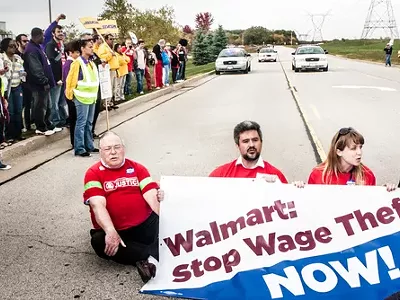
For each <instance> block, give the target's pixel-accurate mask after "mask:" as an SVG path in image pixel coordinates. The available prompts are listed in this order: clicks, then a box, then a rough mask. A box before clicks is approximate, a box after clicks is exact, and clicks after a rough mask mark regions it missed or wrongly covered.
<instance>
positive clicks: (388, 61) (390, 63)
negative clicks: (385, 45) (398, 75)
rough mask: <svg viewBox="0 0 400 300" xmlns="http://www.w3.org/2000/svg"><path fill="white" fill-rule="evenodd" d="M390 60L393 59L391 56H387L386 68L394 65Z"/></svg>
mask: <svg viewBox="0 0 400 300" xmlns="http://www.w3.org/2000/svg"><path fill="white" fill-rule="evenodd" d="M390 58H391V55H390V54H386V66H387V65H389V66H391V65H392V62H391V60H390Z"/></svg>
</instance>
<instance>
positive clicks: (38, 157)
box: [0, 71, 215, 185]
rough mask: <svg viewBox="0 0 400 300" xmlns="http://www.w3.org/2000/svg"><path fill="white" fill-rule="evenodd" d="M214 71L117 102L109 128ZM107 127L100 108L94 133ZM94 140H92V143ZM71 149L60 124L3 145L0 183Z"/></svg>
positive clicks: (189, 88) (201, 80) (197, 83)
mask: <svg viewBox="0 0 400 300" xmlns="http://www.w3.org/2000/svg"><path fill="white" fill-rule="evenodd" d="M213 73H214V71H211V72H208V73H205V74H201V75H198V76H195V77H192V78H189V79H187V80H186V81H184V82H182V83H177V84H175V85H171V86H169V87H165V88H163V89H160V90H156V91H153V92H151V93H149V94H146V95H143V96H139V97H137V98H134V99H132V100H130V101H127V102H125V103H121V104H119V105H118V106H119V109H118V110H113V111H109V121H110V129H112V128H114V127H117V126H119V125H120V124H122V123H124V122H126V121H128V120H130V119H133V118H135V117H137V116H139V115H141V114H143V113H145V112H146V111H148V110H150V109H153V108H155V107H157V106H158V105H161V104H162V103H165V102H167V101H169V100H171V99H173V98H175V97H177V96H179V95H180V94H182V93H186V92H188V91H189V90H191V89H193V88H195V87H197V86H199V85H201V84H203V83H205V82H207V81H209V80H212V79H213V78H215V76H212V74H213ZM106 131H107V121H106V113H105V111H103V112H102V113H101V114H100V115H99V118H98V121H97V125H96V133H97V134H98V135H100V134H102V133H104V132H106ZM97 141H98V140H95V143H96V142H97ZM69 151H70V152H71V155H73V153H72V146H71V144H70V140H69V129H68V128H64V130H63V131H61V132H58V133H56V134H54V135H52V136H48V137H45V136H33V137H31V138H28V139H26V140H24V141H22V142H19V143H16V144H14V145H12V146H9V147H6V148H5V149H3V150H2V151H0V152H1V153H2V161H3V162H4V163H6V164H10V165H11V166H12V169H11V170H8V171H2V172H0V185H2V184H4V183H6V182H8V181H10V180H13V179H15V178H16V177H19V176H21V175H23V174H25V173H27V172H29V171H31V170H33V169H35V168H37V167H38V166H40V165H42V164H45V163H46V162H48V161H50V160H52V159H54V158H56V157H58V156H60V155H62V154H64V153H67V152H69Z"/></svg>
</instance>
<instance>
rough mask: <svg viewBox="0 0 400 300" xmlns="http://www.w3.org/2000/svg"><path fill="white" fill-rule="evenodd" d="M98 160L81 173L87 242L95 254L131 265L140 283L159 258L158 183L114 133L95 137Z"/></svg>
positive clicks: (153, 270) (153, 274)
mask: <svg viewBox="0 0 400 300" xmlns="http://www.w3.org/2000/svg"><path fill="white" fill-rule="evenodd" d="M100 156H101V161H100V162H98V163H96V164H94V165H93V166H92V167H90V168H89V169H88V170H87V172H86V174H85V185H84V194H83V198H84V203H85V204H86V205H89V207H90V215H91V221H92V224H93V229H91V230H90V235H91V237H92V239H91V244H92V247H93V249H94V251H95V252H96V254H97V255H98V256H99V257H101V258H104V259H109V260H113V261H115V262H117V263H121V264H128V265H136V267H137V268H138V271H139V274H140V276H141V278H142V280H143V281H144V282H147V281H148V280H150V278H151V277H154V276H155V272H156V267H155V265H154V264H153V263H151V262H150V261H149V258H150V260H151V259H152V258H154V259H156V260H158V230H159V227H158V224H159V216H158V215H159V211H160V205H159V199H158V198H157V189H158V184H157V183H156V182H155V181H154V180H153V179H152V178H151V176H150V174H149V172H148V170H147V169H146V168H145V167H144V166H142V165H141V164H139V163H137V162H135V161H132V160H129V159H126V158H125V147H124V144H123V142H122V140H121V138H120V137H119V136H118V135H116V134H115V133H113V132H110V131H109V132H107V133H105V134H104V135H103V136H102V138H101V140H100Z"/></svg>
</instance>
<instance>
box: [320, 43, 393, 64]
mask: <svg viewBox="0 0 400 300" xmlns="http://www.w3.org/2000/svg"><path fill="white" fill-rule="evenodd" d="M388 41H389V40H387V39H386V40H345V41H342V40H335V41H331V42H327V43H324V44H323V45H321V46H322V47H323V48H324V49H326V50H328V51H329V54H333V55H338V56H343V57H347V58H352V59H361V60H368V61H375V62H382V63H384V62H385V52H384V51H383V48H385V45H386V44H387V42H388ZM399 49H400V40H395V42H394V46H393V55H392V64H397V65H399V64H400V59H399V58H398V57H397V51H398V50H399Z"/></svg>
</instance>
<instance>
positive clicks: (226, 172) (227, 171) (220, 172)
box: [209, 160, 288, 183]
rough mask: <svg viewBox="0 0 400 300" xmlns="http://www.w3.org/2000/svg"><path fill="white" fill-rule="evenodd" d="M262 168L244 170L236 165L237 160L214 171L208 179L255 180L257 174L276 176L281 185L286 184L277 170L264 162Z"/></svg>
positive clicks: (284, 178)
mask: <svg viewBox="0 0 400 300" xmlns="http://www.w3.org/2000/svg"><path fill="white" fill-rule="evenodd" d="M262 162H263V163H264V167H262V166H257V167H255V168H254V169H246V168H245V167H244V166H243V165H242V164H237V160H234V161H233V162H230V163H227V164H225V165H222V166H220V167H218V168H217V169H215V170H214V171H213V172H211V174H210V175H209V176H210V177H231V178H232V177H237V178H256V177H257V173H262V174H271V175H277V176H278V178H279V179H280V181H282V183H288V181H287V179H286V177H285V176H284V175H283V174H282V172H281V171H279V170H278V169H277V168H275V167H274V166H272V165H271V164H269V163H268V162H266V161H262Z"/></svg>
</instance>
